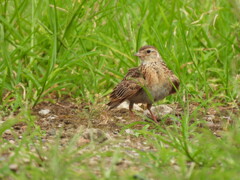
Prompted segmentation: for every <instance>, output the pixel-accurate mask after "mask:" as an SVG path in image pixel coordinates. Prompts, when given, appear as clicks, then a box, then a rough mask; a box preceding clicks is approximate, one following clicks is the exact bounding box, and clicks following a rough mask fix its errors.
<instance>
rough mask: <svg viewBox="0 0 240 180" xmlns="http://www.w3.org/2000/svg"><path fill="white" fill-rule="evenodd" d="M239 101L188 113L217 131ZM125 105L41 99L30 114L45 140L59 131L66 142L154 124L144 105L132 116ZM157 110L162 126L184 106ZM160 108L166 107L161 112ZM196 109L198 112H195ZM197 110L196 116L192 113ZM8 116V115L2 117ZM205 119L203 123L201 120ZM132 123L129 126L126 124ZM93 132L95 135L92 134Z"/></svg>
mask: <svg viewBox="0 0 240 180" xmlns="http://www.w3.org/2000/svg"><path fill="white" fill-rule="evenodd" d="M239 107H240V105H239V104H237V105H236V104H235V105H233V104H227V105H226V106H216V107H214V108H209V109H205V108H203V107H199V104H198V103H194V104H191V105H190V106H189V111H190V112H189V113H190V115H191V118H192V120H191V121H190V123H192V122H194V121H196V119H197V120H199V121H200V123H199V125H198V126H199V127H206V128H209V129H211V130H212V131H213V133H214V134H216V135H219V132H220V131H222V130H224V129H227V128H228V126H229V125H231V124H232V122H233V120H232V117H233V116H236V115H237V114H239ZM126 108H127V105H126V104H125V107H124V106H122V107H119V108H116V109H114V110H111V111H109V110H107V107H106V106H105V105H104V104H95V105H92V104H87V103H81V104H79V103H75V102H74V101H73V100H71V99H65V100H62V101H59V102H57V103H50V102H41V103H39V104H38V105H37V106H36V107H35V108H34V109H33V112H32V114H33V115H34V116H35V117H36V124H37V125H38V126H39V127H40V128H41V130H43V132H45V137H44V140H46V141H47V140H48V139H51V138H54V137H56V136H57V135H59V134H60V138H61V140H62V141H61V142H62V145H64V144H65V143H67V142H68V141H69V140H70V139H71V138H72V137H73V136H74V135H75V134H77V133H82V134H83V136H82V139H81V140H80V145H81V143H83V144H84V143H88V142H90V141H91V140H95V141H99V142H103V141H105V140H107V139H109V138H118V137H121V138H123V134H125V135H131V134H132V133H133V132H132V130H131V129H141V128H143V127H144V126H145V125H146V124H150V125H151V126H150V128H154V123H153V122H151V120H148V119H147V118H146V111H145V110H144V106H137V108H136V109H137V111H135V113H136V115H135V117H131V116H129V112H128V109H126ZM156 110H158V111H157V112H159V114H160V115H159V116H160V117H159V119H160V120H159V123H160V124H161V126H162V127H164V126H169V125H171V124H173V123H179V125H180V122H179V121H178V122H177V121H176V120H174V118H173V117H177V118H179V119H181V116H182V115H183V114H184V113H183V111H184V108H182V107H181V106H180V105H179V104H166V105H159V106H157V107H155V113H156ZM162 111H166V112H164V113H162ZM196 112H197V113H196ZM195 114H196V116H195ZM5 120H7V118H6V119H5ZM202 122H204V123H202ZM128 126H131V128H127V127H128ZM13 128H14V131H15V132H16V134H17V135H18V136H19V137H21V134H22V133H23V132H24V131H25V129H26V124H25V123H18V124H16V125H14V127H13ZM92 133H93V134H94V137H93V136H92ZM15 137H16V135H13V134H12V133H8V132H5V133H4V134H3V138H4V139H7V140H14V138H15ZM129 139H130V141H134V142H135V143H132V142H131V143H130V144H137V143H141V142H143V140H142V137H135V136H128V140H129Z"/></svg>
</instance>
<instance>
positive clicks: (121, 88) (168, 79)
mask: <svg viewBox="0 0 240 180" xmlns="http://www.w3.org/2000/svg"><path fill="white" fill-rule="evenodd" d="M135 56H138V57H139V58H140V59H141V60H142V63H141V65H140V66H139V67H135V68H131V69H129V71H128V73H127V75H126V76H125V77H124V78H123V80H122V81H121V82H120V83H119V84H118V85H117V86H116V87H115V88H114V89H113V92H112V93H111V94H110V102H109V103H108V104H107V105H108V106H109V108H110V109H112V108H115V107H117V106H118V105H120V104H121V103H122V102H123V101H125V100H128V101H129V103H130V104H129V111H130V113H132V108H133V104H134V103H145V104H147V109H148V110H149V112H150V114H151V116H152V118H153V120H154V121H155V122H157V119H156V117H155V116H154V115H153V113H152V111H151V106H152V104H153V102H155V101H159V100H161V99H163V98H165V97H166V96H168V95H170V94H173V93H175V92H176V91H177V89H178V88H179V84H180V81H179V79H178V78H177V76H175V75H174V74H173V72H172V71H171V70H169V69H168V67H167V66H166V64H165V63H164V61H163V60H162V58H161V56H160V54H159V53H158V51H157V49H156V48H155V47H153V46H143V47H142V48H140V50H139V51H138V52H137V53H136V54H135Z"/></svg>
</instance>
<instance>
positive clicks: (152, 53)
mask: <svg viewBox="0 0 240 180" xmlns="http://www.w3.org/2000/svg"><path fill="white" fill-rule="evenodd" d="M135 56H137V57H139V58H140V59H141V60H142V63H148V62H156V61H160V60H161V59H162V58H161V56H160V54H159V53H158V50H157V49H156V48H155V47H154V46H143V47H141V48H140V49H139V51H138V52H137V53H136V54H135Z"/></svg>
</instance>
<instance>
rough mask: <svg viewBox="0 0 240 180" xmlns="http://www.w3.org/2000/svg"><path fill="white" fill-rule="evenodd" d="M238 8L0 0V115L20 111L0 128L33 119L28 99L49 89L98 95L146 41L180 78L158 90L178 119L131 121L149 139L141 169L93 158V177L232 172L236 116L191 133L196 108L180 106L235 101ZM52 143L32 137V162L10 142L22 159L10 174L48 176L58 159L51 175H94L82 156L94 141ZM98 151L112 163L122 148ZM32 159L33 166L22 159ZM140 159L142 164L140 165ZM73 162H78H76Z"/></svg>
mask: <svg viewBox="0 0 240 180" xmlns="http://www.w3.org/2000/svg"><path fill="white" fill-rule="evenodd" d="M239 12H240V3H239V2H238V1H237V0H215V1H208V0H202V1H197V0H192V1H190V0H170V1H159V0H136V1H127V0H98V1H86V0H72V1H55V0H47V1H41V0H32V1H28V0H14V1H9V0H2V1H1V2H0V103H1V105H0V109H1V115H0V116H5V115H6V114H9V113H12V112H16V111H20V112H21V113H20V114H19V117H16V118H15V119H13V120H11V121H9V122H8V123H5V124H4V125H3V126H1V127H0V132H1V134H2V132H3V131H5V130H6V129H8V128H9V127H11V126H12V125H13V124H15V122H18V121H19V119H21V121H24V122H25V121H26V122H27V123H28V126H29V127H35V124H34V120H33V119H32V116H31V115H30V114H29V109H31V108H32V107H34V106H35V105H36V104H38V103H39V102H41V101H43V100H46V97H48V96H49V95H51V94H52V93H54V94H56V95H57V96H58V97H61V96H64V95H70V96H71V97H74V98H75V97H80V98H81V100H83V101H89V102H95V101H96V97H99V95H100V96H101V97H104V96H105V95H107V94H108V93H109V92H110V91H111V89H112V87H113V86H114V85H115V84H116V83H117V82H119V81H120V80H121V78H122V77H123V76H124V74H125V73H126V72H127V70H128V69H129V68H131V67H134V66H137V65H138V64H139V63H138V60H137V59H136V58H135V57H133V54H134V53H135V52H136V51H137V50H138V49H139V48H140V47H141V46H143V45H147V44H149V45H154V46H156V47H157V48H158V50H159V51H160V53H161V55H162V57H163V58H164V60H165V61H166V63H167V65H168V66H169V67H170V69H172V70H173V71H174V73H175V74H176V75H177V76H178V77H179V78H180V80H181V88H180V91H179V93H178V95H176V96H172V97H168V98H167V99H166V100H165V101H167V102H170V103H172V102H175V101H177V102H179V104H180V105H181V106H182V107H185V109H184V113H183V116H182V119H178V118H177V121H178V122H180V124H181V128H179V126H176V125H173V126H171V127H169V128H167V129H163V128H161V127H159V126H157V127H156V129H155V130H148V129H147V128H146V129H144V130H140V131H136V132H137V133H140V134H141V135H142V136H145V137H146V138H147V140H148V141H149V143H151V144H152V145H153V146H154V147H155V148H156V149H157V152H139V153H140V154H141V158H140V159H139V162H137V163H139V164H142V171H141V172H139V173H137V172H136V171H132V170H126V171H124V172H123V173H122V174H121V173H120V174H119V172H118V171H116V169H114V167H113V168H110V169H108V168H105V167H104V164H101V163H100V164H99V167H100V170H99V169H98V170H99V171H98V172H99V174H98V175H99V176H101V177H102V178H103V179H110V178H116V179H118V177H120V178H119V179H121V177H122V179H131V178H132V179H134V178H135V179H136V178H144V177H152V178H155V179H157V178H158V177H163V178H164V177H169V178H173V179H177V178H181V179H191V178H192V179H201V177H205V176H208V175H209V174H210V176H209V177H211V178H213V179H214V178H215V179H219V178H220V179H221V178H222V179H223V178H231V177H233V179H234V178H237V177H238V175H239V173H238V170H239V165H238V164H239V163H238V160H239V158H238V153H239V150H238V148H237V147H238V146H239V139H240V138H239V132H238V130H237V129H238V126H239V125H238V124H234V125H233V127H231V130H229V132H227V133H226V134H224V136H223V139H221V140H220V139H218V138H216V137H215V136H213V135H211V133H210V132H203V133H201V134H198V133H195V129H196V127H197V125H196V124H192V125H190V123H189V121H190V118H194V115H195V114H194V113H198V111H197V110H198V109H196V111H195V112H194V113H193V114H190V111H189V109H188V108H187V107H188V105H189V104H191V103H192V102H197V103H199V108H200V107H204V108H206V109H207V108H209V107H212V106H215V105H219V104H223V105H226V103H238V100H239V95H240V94H239V84H240V83H239V81H240V80H239V73H240V63H239V62H240V55H239V54H240V46H239V44H240V36H239V34H240V15H239ZM26 112H27V113H26ZM234 118H235V119H236V120H238V117H234ZM22 119H23V120H22ZM33 129H34V128H33ZM35 129H37V128H35ZM31 130H32V129H31V128H30V130H29V131H30V132H31ZM30 132H29V133H30ZM158 132H161V133H162V134H164V135H163V136H162V135H161V136H160V135H159V134H158ZM36 134H37V136H41V132H39V131H38V129H37V130H34V132H33V134H32V135H31V137H25V138H26V139H24V141H22V143H25V144H27V145H29V146H31V145H32V143H33V141H32V139H34V138H35V135H36ZM0 141H3V140H2V139H1V140H0ZM206 141H207V142H206ZM58 145H59V144H57V143H56V147H55V146H52V147H50V150H49V151H48V152H45V151H44V150H41V145H39V147H37V148H40V150H39V151H41V153H43V154H44V155H45V156H46V157H47V158H48V160H49V161H47V162H42V161H41V158H39V157H38V156H34V155H33V154H32V153H31V151H29V149H30V147H28V146H25V145H23V144H21V146H20V147H19V148H17V150H16V152H24V153H25V154H26V156H28V157H30V160H31V163H30V165H29V166H23V167H22V169H21V171H20V172H19V174H18V175H20V177H21V178H22V179H25V178H27V177H36V178H39V179H41V178H42V176H43V175H44V174H46V173H47V174H48V176H46V178H48V179H52V178H54V177H57V175H58V172H56V170H57V169H58V170H61V169H64V170H65V171H64V172H62V174H59V175H61V177H60V176H59V178H60V179H61V178H63V179H64V178H65V179H71V178H79V177H84V178H86V179H98V175H96V174H94V173H92V172H91V169H89V168H88V167H87V166H85V164H84V161H83V159H84V158H86V159H88V158H90V157H91V156H93V155H96V154H94V152H95V151H94V150H95V149H93V150H92V151H90V153H87V154H85V155H83V156H81V157H82V159H81V158H79V157H78V154H77V153H76V152H75V151H73V150H72V149H74V148H75V147H73V146H72V145H71V146H70V150H69V149H67V150H66V151H61V150H59V149H58V148H57V147H58ZM166 145H167V147H166ZM11 148H13V145H11V144H7V145H4V146H3V148H1V151H0V152H1V153H4V151H5V150H6V149H11ZM71 148H72V149H71ZM98 155H99V154H98ZM100 155H101V156H102V157H103V158H108V157H114V158H115V159H114V158H113V160H112V164H113V166H114V163H115V162H116V161H117V160H118V159H121V158H129V157H128V156H127V155H126V154H124V153H121V152H119V151H116V152H115V153H112V152H108V153H106V154H104V153H100ZM77 157H78V158H77ZM18 159H21V155H19V154H18V153H17V155H15V156H13V157H12V158H11V159H10V161H9V162H8V164H7V165H9V164H11V163H12V162H13V161H18ZM66 159H67V161H65V160H66ZM36 163H37V164H39V166H40V167H42V168H39V167H35V166H31V165H33V164H36ZM65 163H66V164H65ZM146 163H149V165H147V166H144V165H145V164H146ZM0 164H1V163H0ZM7 165H4V166H3V168H1V171H2V173H3V174H4V175H6V176H10V177H12V178H17V175H16V174H14V173H12V172H11V171H10V170H9V169H8V167H7ZM75 165H77V166H81V168H83V169H84V172H83V173H82V172H78V171H77V170H76V169H75ZM136 166H137V165H136ZM164 167H166V168H164ZM173 167H174V168H176V171H175V169H174V168H173ZM149 168H150V170H149ZM227 171H228V172H227ZM88 173H89V174H90V176H91V177H88V175H87V174H88ZM134 173H135V175H136V176H135V175H134ZM146 174H147V175H146ZM149 174H150V176H148V175H149ZM0 177H1V175H0ZM2 177H4V176H2Z"/></svg>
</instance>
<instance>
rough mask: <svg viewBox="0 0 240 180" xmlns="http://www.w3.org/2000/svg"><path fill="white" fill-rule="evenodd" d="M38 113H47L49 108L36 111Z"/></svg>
mask: <svg viewBox="0 0 240 180" xmlns="http://www.w3.org/2000/svg"><path fill="white" fill-rule="evenodd" d="M38 113H39V114H40V115H47V114H48V113H50V110H49V109H42V110H40V111H39V112H38Z"/></svg>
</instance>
